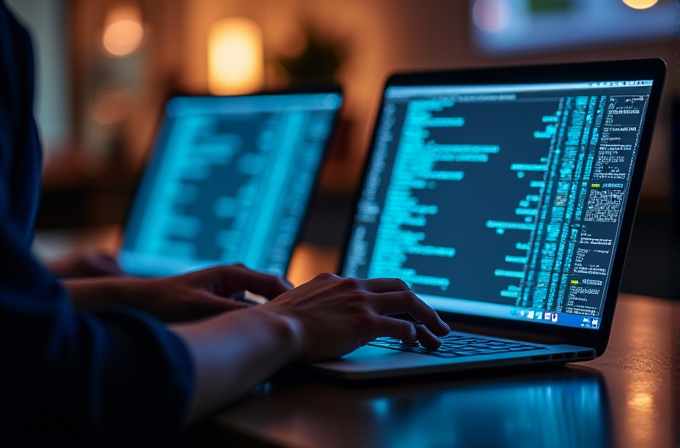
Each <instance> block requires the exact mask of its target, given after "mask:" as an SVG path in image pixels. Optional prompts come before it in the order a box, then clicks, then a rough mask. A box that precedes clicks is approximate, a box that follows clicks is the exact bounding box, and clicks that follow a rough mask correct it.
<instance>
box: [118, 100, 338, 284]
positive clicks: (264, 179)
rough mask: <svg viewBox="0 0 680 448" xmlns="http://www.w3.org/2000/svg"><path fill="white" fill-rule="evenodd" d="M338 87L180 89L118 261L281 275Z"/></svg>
mask: <svg viewBox="0 0 680 448" xmlns="http://www.w3.org/2000/svg"><path fill="white" fill-rule="evenodd" d="M341 103H342V97H341V95H340V94H339V93H307V94H301V93H297V94H292V93H290V94H272V95H252V96H236V97H175V98H173V99H171V100H170V101H169V102H168V104H167V107H166V116H165V121H164V124H163V126H162V130H161V133H160V135H159V138H158V141H157V144H156V148H155V151H154V155H153V156H152V159H151V161H150V163H149V165H148V168H147V170H146V172H145V174H144V177H143V180H142V183H141V185H140V188H139V191H138V193H137V197H136V198H135V201H134V204H133V208H132V211H131V215H130V219H129V221H128V225H127V228H126V229H125V237H124V243H123V247H122V250H121V253H120V256H119V261H120V263H121V265H122V267H123V269H124V270H125V271H126V272H128V273H130V274H134V275H140V276H162V275H172V274H179V273H184V272H188V271H191V270H195V269H199V268H204V267H208V266H212V265H216V264H223V263H226V264H229V263H243V264H245V265H246V266H248V267H250V268H252V269H256V270H260V271H264V272H268V273H271V274H275V275H284V274H285V271H286V269H287V266H288V263H289V261H290V258H291V255H292V251H293V248H294V244H295V240H296V237H297V234H298V232H299V229H300V227H301V224H302V221H303V219H304V214H305V210H306V208H307V203H308V201H309V198H310V195H311V192H312V190H313V187H314V183H315V180H316V178H317V174H318V172H319V168H320V166H321V163H322V160H323V156H324V152H325V149H326V147H327V145H328V142H329V139H330V136H331V133H332V127H333V123H334V122H335V118H336V116H337V113H338V110H339V108H340V106H341Z"/></svg>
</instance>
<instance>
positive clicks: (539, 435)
mask: <svg viewBox="0 0 680 448" xmlns="http://www.w3.org/2000/svg"><path fill="white" fill-rule="evenodd" d="M619 302H620V304H619V307H618V310H617V313H616V317H615V319H614V328H613V331H612V339H611V342H610V347H609V348H608V349H607V352H606V353H605V354H604V356H603V357H601V358H599V359H596V360H594V361H590V362H587V363H579V364H571V365H567V366H565V367H558V368H553V369H541V370H537V371H535V370H531V368H515V369H512V370H501V369H493V370H488V371H483V372H471V373H466V374H460V373H456V374H447V375H430V376H419V377H414V378H411V379H401V380H389V381H380V382H366V383H359V384H357V383H351V384H350V383H342V382H336V381H332V380H330V379H325V378H323V377H319V376H314V375H310V374H302V373H301V372H299V371H295V370H293V371H289V372H287V373H286V372H284V374H283V375H281V376H280V377H278V378H275V379H274V380H273V381H271V382H269V383H267V384H265V385H263V386H261V387H259V388H258V389H256V390H255V391H254V392H253V393H252V394H251V395H250V396H248V397H246V398H245V399H243V400H241V401H240V402H238V403H235V404H234V405H232V406H230V407H228V408H226V409H225V410H223V411H222V412H220V413H219V414H217V415H216V416H215V417H214V418H213V419H212V421H211V422H210V424H211V430H213V431H217V434H216V435H214V438H215V441H216V443H219V442H220V441H221V443H225V442H226V441H232V442H234V441H238V442H239V443H247V444H249V445H251V446H278V447H296V448H307V447H330V448H332V447H396V448H401V447H419V446H424V447H527V448H528V447H545V446H548V447H559V448H562V447H610V446H613V447H636V448H637V447H654V448H664V447H671V446H674V443H673V442H674V426H673V423H674V411H675V409H674V401H673V395H672V392H673V390H674V384H675V383H674V382H675V381H676V380H677V378H675V376H674V374H673V372H674V370H673V366H674V350H675V344H674V335H675V334H676V333H675V325H674V316H675V313H676V311H675V308H676V306H675V303H674V302H671V301H665V300H662V299H653V298H649V297H641V296H628V295H622V297H621V298H620V301H619Z"/></svg>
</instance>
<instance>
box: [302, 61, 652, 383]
mask: <svg viewBox="0 0 680 448" xmlns="http://www.w3.org/2000/svg"><path fill="white" fill-rule="evenodd" d="M665 72H666V67H665V63H664V62H663V61H662V60H658V59H654V60H628V61H610V62H596V63H576V64H562V65H542V66H528V67H508V68H488V69H479V70H461V71H442V72H432V73H404V74H396V75H393V76H391V77H390V78H389V79H388V80H387V82H386V85H385V88H384V91H383V95H382V103H381V107H380V112H379V115H378V119H377V122H376V125H375V130H374V135H373V139H372V143H371V146H370V149H369V153H368V156H367V159H366V166H365V170H364V175H363V184H362V187H361V189H360V191H359V194H358V198H357V201H356V206H355V208H354V212H353V216H354V219H353V221H352V222H351V223H350V228H349V229H348V238H347V244H346V248H345V250H344V253H343V261H342V263H341V267H340V275H341V276H343V277H356V278H379V277H384V278H394V277H398V278H401V279H402V280H404V281H405V282H406V283H407V284H408V285H409V286H410V287H411V288H412V290H413V291H414V292H415V293H416V294H418V296H419V297H420V298H421V299H422V300H423V301H424V302H426V303H427V304H429V305H430V306H431V307H432V308H434V309H435V310H436V311H437V312H438V313H439V315H440V317H442V319H443V320H444V321H446V322H447V323H449V325H450V326H451V327H452V328H453V329H454V331H452V332H451V334H449V335H448V336H446V337H444V338H442V347H440V349H439V350H435V351H429V350H427V349H425V348H424V347H422V346H420V345H418V344H407V343H402V342H401V341H399V340H394V339H387V338H380V339H378V340H376V341H374V342H372V343H370V344H368V345H367V346H365V347H362V348H359V349H358V350H356V351H354V352H352V353H350V354H348V355H346V356H344V357H342V358H341V359H337V360H332V361H327V362H322V363H317V364H315V365H314V367H315V368H316V369H320V370H321V371H323V372H326V373H329V374H331V375H335V376H339V377H342V378H349V379H363V378H382V377H390V376H402V375H413V374H418V373H430V372H443V371H450V370H464V369H473V368H482V367H497V366H510V365H518V364H542V363H564V362H572V361H586V360H590V359H593V358H595V357H597V356H600V355H602V354H603V353H604V351H605V348H606V347H607V342H608V339H609V334H610V329H611V325H612V319H613V317H614V308H615V305H616V300H617V294H618V288H619V282H620V279H621V272H622V270H623V266H624V258H625V254H626V249H627V247H628V242H629V238H630V233H631V230H632V225H633V218H634V216H635V210H636V207H637V202H638V197H639V195H640V188H641V185H642V177H643V173H644V170H645V163H646V160H647V155H648V153H649V149H650V143H651V140H652V131H653V128H654V122H655V119H656V114H657V109H658V106H659V100H660V98H661V92H662V87H663V83H664V78H665Z"/></svg>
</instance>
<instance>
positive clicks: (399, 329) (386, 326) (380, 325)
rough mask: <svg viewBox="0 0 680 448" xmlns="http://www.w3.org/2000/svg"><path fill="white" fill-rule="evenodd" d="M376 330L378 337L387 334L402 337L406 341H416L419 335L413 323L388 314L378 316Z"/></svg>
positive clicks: (392, 336)
mask: <svg viewBox="0 0 680 448" xmlns="http://www.w3.org/2000/svg"><path fill="white" fill-rule="evenodd" d="M374 330H375V332H376V335H375V336H376V337H384V336H387V337H391V338H397V339H401V340H402V341H404V342H416V340H417V337H418V335H417V332H416V328H415V326H414V325H413V323H411V322H407V321H405V320H400V319H393V318H391V317H387V316H378V317H377V318H376V321H375V325H374Z"/></svg>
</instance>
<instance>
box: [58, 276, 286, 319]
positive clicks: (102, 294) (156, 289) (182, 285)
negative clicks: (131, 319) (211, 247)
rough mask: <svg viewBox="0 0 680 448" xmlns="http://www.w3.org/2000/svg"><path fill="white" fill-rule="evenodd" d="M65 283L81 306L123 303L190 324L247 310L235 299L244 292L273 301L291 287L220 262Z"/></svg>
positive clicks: (280, 280) (89, 306) (269, 277)
mask: <svg viewBox="0 0 680 448" xmlns="http://www.w3.org/2000/svg"><path fill="white" fill-rule="evenodd" d="M64 284H65V285H66V287H67V288H68V289H69V291H70V292H71V296H72V299H73V302H74V304H75V305H76V308H78V309H80V310H85V309H92V308H95V307H97V306H104V305H114V304H122V305H128V306H132V307H135V308H139V309H142V310H144V311H146V312H148V313H150V314H152V315H154V316H156V317H157V318H159V319H161V320H164V321H166V322H187V321H192V320H196V319H202V318H205V317H209V316H214V315H217V314H221V313H224V312H227V311H234V310H239V309H242V308H247V307H249V306H250V305H247V304H245V303H243V302H239V301H236V300H233V299H231V296H232V295H234V294H235V293H238V292H241V291H245V290H247V291H250V292H252V293H255V294H259V295H262V296H265V297H267V298H269V299H272V298H274V297H276V296H278V295H280V294H282V293H284V292H286V291H288V290H289V289H291V285H290V284H288V283H287V282H286V281H285V280H283V279H281V278H279V277H276V276H273V275H268V274H263V273H260V272H256V271H253V270H251V269H248V268H246V267H245V266H243V265H228V266H226V265H225V266H216V267H212V268H207V269H203V270H200V271H195V272H191V273H188V274H183V275H177V276H173V277H163V278H157V279H137V278H125V277H123V278H120V277H119V278H106V279H99V280H96V279H91V280H84V279H81V280H71V281H66V282H64Z"/></svg>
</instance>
